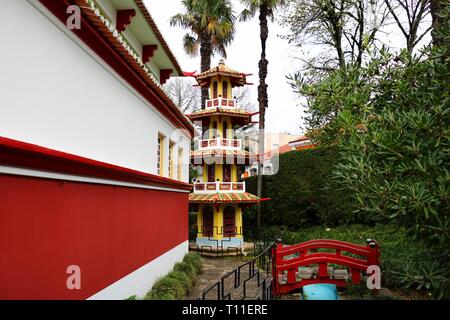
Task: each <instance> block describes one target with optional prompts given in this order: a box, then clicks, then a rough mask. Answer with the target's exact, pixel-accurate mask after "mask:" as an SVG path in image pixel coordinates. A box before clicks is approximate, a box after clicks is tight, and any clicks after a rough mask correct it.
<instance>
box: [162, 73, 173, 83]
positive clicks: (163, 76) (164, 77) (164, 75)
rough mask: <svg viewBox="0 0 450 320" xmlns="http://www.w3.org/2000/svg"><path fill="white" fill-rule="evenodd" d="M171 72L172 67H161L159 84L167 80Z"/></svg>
mask: <svg viewBox="0 0 450 320" xmlns="http://www.w3.org/2000/svg"><path fill="white" fill-rule="evenodd" d="M172 72H173V70H172V69H161V71H160V76H159V79H160V82H161V84H164V83H166V82H167V80H169V78H170V75H171V74H172Z"/></svg>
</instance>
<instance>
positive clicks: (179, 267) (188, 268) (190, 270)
mask: <svg viewBox="0 0 450 320" xmlns="http://www.w3.org/2000/svg"><path fill="white" fill-rule="evenodd" d="M173 270H174V271H180V272H184V273H186V274H187V275H188V277H189V278H190V279H191V281H194V279H195V277H196V275H197V272H196V271H195V268H194V266H192V265H191V264H188V263H186V262H177V263H175V266H174V268H173Z"/></svg>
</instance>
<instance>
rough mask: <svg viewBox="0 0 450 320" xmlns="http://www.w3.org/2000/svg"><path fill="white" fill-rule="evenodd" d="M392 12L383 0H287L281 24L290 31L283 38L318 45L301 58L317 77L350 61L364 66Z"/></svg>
mask: <svg viewBox="0 0 450 320" xmlns="http://www.w3.org/2000/svg"><path fill="white" fill-rule="evenodd" d="M388 13H389V12H388V10H387V8H386V6H385V5H384V4H383V0H287V5H286V10H284V14H283V15H282V17H281V23H282V25H283V26H286V27H288V28H289V29H290V34H288V35H285V36H283V38H285V39H287V40H288V41H289V42H290V43H292V44H294V45H296V46H298V47H305V46H310V45H312V46H314V49H313V50H309V51H310V52H311V53H312V54H310V53H308V54H305V55H303V56H302V57H299V59H300V61H301V62H302V63H303V65H304V66H305V67H304V68H303V70H302V71H307V72H308V73H309V74H310V75H311V77H312V78H314V77H315V76H321V75H323V74H326V73H327V72H329V71H332V70H334V69H337V68H344V67H345V66H346V64H347V63H352V64H356V65H361V64H362V62H363V58H364V54H365V53H366V51H367V48H368V47H369V46H370V45H372V44H373V43H374V42H375V41H376V40H377V33H378V32H379V31H380V29H381V28H382V27H383V25H385V23H386V19H387V17H388ZM317 48H320V49H321V50H319V51H318V50H317Z"/></svg>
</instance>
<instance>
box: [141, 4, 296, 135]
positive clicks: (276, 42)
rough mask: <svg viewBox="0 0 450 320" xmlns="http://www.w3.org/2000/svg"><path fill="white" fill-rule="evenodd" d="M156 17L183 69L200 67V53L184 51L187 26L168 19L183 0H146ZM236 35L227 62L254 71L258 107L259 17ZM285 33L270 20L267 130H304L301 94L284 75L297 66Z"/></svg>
mask: <svg viewBox="0 0 450 320" xmlns="http://www.w3.org/2000/svg"><path fill="white" fill-rule="evenodd" d="M144 2H145V4H146V6H147V8H148V9H149V11H150V13H151V15H152V17H153V19H154V20H155V22H156V24H157V25H158V28H159V29H160V31H161V33H162V34H163V36H164V39H165V40H166V42H167V43H168V44H169V47H170V49H171V50H172V52H173V53H174V55H175V57H176V58H177V60H178V62H179V63H180V65H181V68H182V69H183V71H198V72H199V71H200V57H199V56H198V57H194V58H192V57H190V56H189V55H187V54H186V53H185V52H184V49H183V45H182V38H183V36H184V35H185V34H186V30H183V29H181V28H178V27H171V26H170V24H169V19H170V17H171V16H173V15H175V14H177V13H180V12H183V7H182V6H181V1H180V0H145V1H144ZM234 4H235V11H237V12H240V10H239V9H240V8H242V7H241V6H240V4H239V2H236V1H235V3H234ZM236 28H237V32H236V36H235V39H234V41H233V43H232V44H231V46H229V47H228V49H227V58H226V59H225V64H226V65H227V66H228V67H230V68H232V69H234V70H237V71H241V72H245V73H252V74H253V75H252V76H250V77H248V78H247V79H248V82H250V83H254V85H252V86H250V88H249V90H250V94H251V101H252V102H253V103H254V105H255V108H257V105H258V101H257V85H258V82H259V78H258V62H259V59H260V54H261V44H260V40H259V21H258V19H257V18H256V19H253V20H251V21H248V22H245V23H242V22H239V23H238V25H237V27H236ZM281 33H283V30H282V28H281V27H280V26H278V25H277V24H273V23H270V26H269V39H268V41H267V59H268V60H269V67H268V68H269V74H268V77H267V79H266V82H267V84H268V95H269V108H268V110H267V112H266V130H267V132H273V133H282V132H288V133H291V134H302V133H303V131H302V130H301V128H300V125H301V117H302V114H301V110H302V108H301V107H300V106H299V98H298V97H297V96H296V95H295V94H294V93H293V92H292V89H291V87H290V86H289V84H288V83H287V81H286V78H285V75H286V74H288V73H290V72H293V71H295V70H296V68H298V66H296V67H293V66H292V64H293V63H295V61H294V59H292V58H290V56H294V55H293V53H292V51H293V49H294V48H291V47H290V46H289V45H288V44H287V42H286V41H285V40H282V39H280V38H279V37H278V36H277V35H278V34H281ZM220 59H221V57H220V56H218V55H217V56H214V57H213V58H212V61H211V66H216V65H217V64H218V62H219V60H220Z"/></svg>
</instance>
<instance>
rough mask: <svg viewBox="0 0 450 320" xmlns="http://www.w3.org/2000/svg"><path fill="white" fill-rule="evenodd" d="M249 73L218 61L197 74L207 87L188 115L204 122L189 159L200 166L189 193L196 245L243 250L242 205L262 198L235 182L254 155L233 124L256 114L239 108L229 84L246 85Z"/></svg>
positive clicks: (247, 119)
mask: <svg viewBox="0 0 450 320" xmlns="http://www.w3.org/2000/svg"><path fill="white" fill-rule="evenodd" d="M247 75H248V74H244V73H241V72H237V71H234V70H232V69H230V68H228V67H227V66H226V65H225V63H224V62H223V60H221V61H220V62H219V65H218V66H217V67H214V68H212V69H210V70H208V71H205V72H203V73H201V74H198V75H196V76H195V78H196V80H197V83H198V85H199V86H200V87H208V88H209V100H207V101H206V106H205V109H202V110H199V111H197V112H194V113H192V114H189V115H188V117H189V118H190V119H191V121H193V122H194V123H196V124H199V123H200V122H201V127H202V137H201V138H200V139H199V141H198V146H197V147H196V148H195V149H194V150H193V151H192V152H191V163H192V165H194V166H196V167H197V168H198V169H200V168H201V175H200V177H198V178H197V179H195V180H194V181H193V184H194V191H193V193H191V194H190V195H189V203H190V207H191V211H193V212H197V237H196V244H197V245H198V246H199V247H201V246H211V247H213V248H222V249H227V248H231V247H233V248H240V249H242V248H243V243H244V239H243V224H242V209H243V208H245V207H246V206H251V205H254V204H256V203H257V202H259V201H260V199H259V198H258V197H257V196H255V195H253V194H250V193H248V192H246V191H245V182H242V181H239V178H240V174H239V172H240V170H239V169H240V168H241V167H242V166H244V165H246V164H249V163H252V162H254V161H255V159H257V155H256V154H253V153H251V152H249V151H247V150H245V148H244V141H242V139H238V137H237V135H236V129H239V128H241V127H242V126H245V125H248V124H250V123H251V122H252V116H253V115H255V114H256V113H251V112H248V111H247V110H245V109H242V108H239V106H238V103H237V102H236V99H235V98H233V95H232V93H233V88H236V87H241V86H244V85H246V84H247V80H246V77H247Z"/></svg>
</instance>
